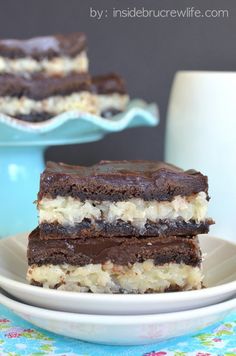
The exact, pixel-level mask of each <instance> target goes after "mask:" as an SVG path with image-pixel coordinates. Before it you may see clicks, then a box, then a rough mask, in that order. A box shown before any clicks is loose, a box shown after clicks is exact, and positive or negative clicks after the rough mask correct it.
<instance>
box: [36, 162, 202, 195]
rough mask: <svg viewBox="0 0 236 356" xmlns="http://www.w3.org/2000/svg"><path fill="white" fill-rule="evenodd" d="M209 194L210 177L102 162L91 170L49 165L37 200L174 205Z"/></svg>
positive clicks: (145, 165)
mask: <svg viewBox="0 0 236 356" xmlns="http://www.w3.org/2000/svg"><path fill="white" fill-rule="evenodd" d="M201 191H203V192H206V193H207V192H208V183H207V177H206V176H204V175H203V174H201V173H200V172H196V171H194V170H189V171H183V170H181V169H180V168H177V167H175V166H172V165H170V164H167V163H163V162H158V161H156V162H155V161H101V162H100V163H98V164H96V165H94V166H91V167H83V166H71V165H66V164H63V163H54V162H48V163H47V167H46V169H45V171H44V172H43V173H42V174H41V179H40V191H39V194H38V199H39V200H40V199H42V198H43V197H48V198H55V197H57V196H71V197H73V198H78V199H81V200H86V199H91V200H97V201H103V200H109V201H126V200H128V199H131V198H141V199H144V200H158V201H171V200H172V199H173V197H175V196H177V195H181V196H189V195H192V194H195V193H198V192H201Z"/></svg>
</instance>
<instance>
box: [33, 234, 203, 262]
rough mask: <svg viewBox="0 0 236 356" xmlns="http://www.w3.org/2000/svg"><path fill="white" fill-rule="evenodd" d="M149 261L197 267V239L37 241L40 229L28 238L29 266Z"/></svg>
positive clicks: (199, 258) (171, 237)
mask: <svg viewBox="0 0 236 356" xmlns="http://www.w3.org/2000/svg"><path fill="white" fill-rule="evenodd" d="M147 259H152V260H153V261H154V264H156V265H163V264H165V263H171V262H173V263H184V264H186V265H190V266H199V265H200V263H201V252H200V248H199V243H198V239H197V238H195V237H189V238H188V239H186V238H183V237H178V236H170V237H165V238H160V237H146V238H136V237H134V236H132V237H129V238H122V237H101V236H100V237H97V238H94V239H93V238H82V237H81V238H78V239H64V240H55V239H54V240H47V241H42V240H40V239H39V229H38V228H37V229H36V230H34V231H33V232H32V233H31V234H30V236H29V244H28V264H29V265H33V264H37V265H39V266H40V265H44V264H53V265H58V264H64V263H67V264H71V265H78V266H84V265H87V264H99V263H101V264H104V263H106V262H107V261H111V262H112V263H115V264H118V265H127V264H133V263H135V262H140V263H141V262H144V261H145V260H147Z"/></svg>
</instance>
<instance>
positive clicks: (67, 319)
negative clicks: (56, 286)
mask: <svg viewBox="0 0 236 356" xmlns="http://www.w3.org/2000/svg"><path fill="white" fill-rule="evenodd" d="M0 303H2V304H3V305H5V306H6V307H8V308H10V309H11V310H12V311H13V312H15V313H16V314H17V315H19V316H20V317H22V318H23V319H25V320H27V321H29V322H31V323H32V324H34V325H36V326H39V327H41V328H43V329H46V330H48V331H53V332H55V333H57V334H60V335H64V336H69V337H73V338H76V339H80V340H83V341H89V342H96V343H101V344H111V345H141V344H148V343H154V342H158V341H163V340H166V339H169V338H172V337H176V336H181V335H184V334H188V333H192V332H196V331H198V330H199V329H202V328H205V327H207V326H209V325H210V324H213V323H215V322H217V321H219V320H221V319H223V318H224V317H225V316H226V315H227V314H228V313H230V312H231V311H232V310H234V309H236V298H234V299H231V300H229V301H226V302H223V303H220V304H216V305H211V306H210V307H205V308H200V309H193V310H189V311H183V312H177V313H166V314H153V315H123V316H121V315H87V314H75V313H65V312H59V311H52V310H47V309H41V308H37V307H33V306H29V305H27V304H23V303H19V302H17V301H15V300H14V299H11V298H9V296H7V295H3V294H1V293H0Z"/></svg>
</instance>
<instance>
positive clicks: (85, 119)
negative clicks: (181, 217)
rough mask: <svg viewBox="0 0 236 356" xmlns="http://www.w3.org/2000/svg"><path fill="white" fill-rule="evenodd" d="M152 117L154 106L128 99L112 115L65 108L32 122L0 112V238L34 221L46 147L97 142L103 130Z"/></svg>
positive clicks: (151, 123)
mask: <svg viewBox="0 0 236 356" xmlns="http://www.w3.org/2000/svg"><path fill="white" fill-rule="evenodd" d="M158 122H159V117H158V110H157V106H156V105H155V104H149V105H148V104H146V103H145V102H143V101H141V100H133V101H132V102H131V103H130V105H129V107H128V108H127V110H126V111H125V112H124V113H122V114H119V115H116V116H115V117H113V118H112V119H104V118H101V117H97V116H94V115H91V114H87V113H78V112H67V113H64V114H61V115H59V116H57V117H55V118H53V119H50V120H48V121H46V122H42V123H36V124H32V123H27V122H22V121H20V120H16V119H13V118H10V117H7V116H5V115H0V237H2V236H8V235H13V234H15V233H19V232H24V231H27V230H31V229H33V228H34V227H35V226H36V225H37V214H36V208H35V206H34V205H33V201H35V200H36V197H37V192H38V189H39V177H40V173H41V172H42V171H43V169H44V158H43V157H44V151H45V150H46V148H47V147H48V146H53V145H66V144H68V145H69V144H78V143H85V142H92V141H98V140H100V139H101V138H103V137H104V136H105V135H106V134H107V133H111V132H118V131H122V130H124V129H126V128H131V127H137V126H156V125H157V124H158Z"/></svg>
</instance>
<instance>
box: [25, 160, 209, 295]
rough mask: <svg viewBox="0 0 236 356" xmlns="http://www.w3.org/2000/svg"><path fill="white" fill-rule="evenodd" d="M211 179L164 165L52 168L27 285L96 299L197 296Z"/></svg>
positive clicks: (43, 187)
mask: <svg viewBox="0 0 236 356" xmlns="http://www.w3.org/2000/svg"><path fill="white" fill-rule="evenodd" d="M208 200H209V197H208V183H207V177H206V176H204V175H203V174H202V173H200V172H196V171H194V170H188V171H184V170H182V169H180V168H178V167H175V166H172V165H170V164H167V163H163V162H154V161H113V162H112V161H101V162H100V163H98V164H96V165H94V166H91V167H82V166H69V165H66V164H63V163H53V162H49V163H48V164H47V167H46V169H45V171H44V172H43V173H42V175H41V179H40V191H39V194H38V203H37V206H38V210H39V226H38V228H37V229H36V230H34V231H33V232H32V233H31V234H30V236H29V245H28V264H29V269H28V273H27V278H28V280H29V281H30V283H31V284H34V285H37V286H42V287H46V288H55V289H62V290H72V291H78V292H93V293H95V292H99V293H152V292H165V291H177V290H192V289H199V288H201V286H202V279H203V275H202V271H201V250H200V247H199V242H198V238H197V236H196V234H198V233H206V232H208V229H209V225H211V224H212V223H213V221H212V220H211V219H210V218H208V217H207V204H208Z"/></svg>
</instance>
